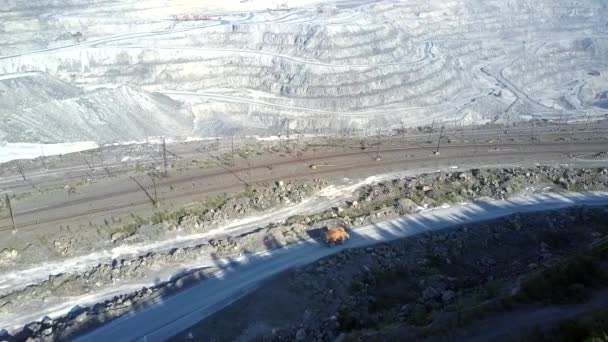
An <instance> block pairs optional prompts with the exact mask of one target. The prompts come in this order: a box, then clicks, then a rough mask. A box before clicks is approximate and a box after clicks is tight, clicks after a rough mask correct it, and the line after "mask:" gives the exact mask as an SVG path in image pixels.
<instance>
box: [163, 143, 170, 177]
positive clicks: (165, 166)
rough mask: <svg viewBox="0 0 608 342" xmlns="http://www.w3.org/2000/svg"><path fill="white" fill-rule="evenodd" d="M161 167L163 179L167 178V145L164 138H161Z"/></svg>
mask: <svg viewBox="0 0 608 342" xmlns="http://www.w3.org/2000/svg"><path fill="white" fill-rule="evenodd" d="M163 167H164V169H163V177H167V176H168V175H169V171H168V170H167V145H166V144H165V137H163Z"/></svg>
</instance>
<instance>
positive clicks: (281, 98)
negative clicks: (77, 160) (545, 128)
mask: <svg viewBox="0 0 608 342" xmlns="http://www.w3.org/2000/svg"><path fill="white" fill-rule="evenodd" d="M298 6H299V7H298ZM607 7H608V1H606V0H588V1H585V2H573V1H571V0H541V1H532V0H484V1H481V0H466V1H465V0H461V1H457V0H456V1H444V0H408V1H399V2H398V1H389V0H385V1H367V0H363V1H352V2H335V3H330V2H324V3H320V2H311V1H310V0H298V1H296V2H294V1H285V2H278V1H270V0H265V1H261V0H260V1H258V0H249V1H244V2H241V1H238V2H237V1H226V2H217V1H214V2H212V1H186V0H179V1H175V0H173V1H169V0H143V1H137V2H135V3H124V2H118V1H111V0H110V1H104V2H95V1H89V0H70V1H48V0H47V1H41V0H33V1H27V2H22V1H14V2H11V3H10V4H9V6H8V10H7V11H6V12H3V13H2V18H3V20H2V24H1V25H2V26H1V30H0V55H1V57H0V73H2V74H5V76H0V79H1V78H7V79H3V80H0V82H2V83H1V84H0V87H2V92H0V118H2V125H1V126H0V134H2V135H4V138H3V139H4V140H7V141H12V142H18V141H19V142H21V141H28V142H37V141H46V142H64V141H76V139H81V140H96V141H98V140H102V141H107V140H115V139H127V138H128V139H133V138H139V137H141V135H154V134H158V133H160V134H164V135H179V134H194V135H211V134H217V133H219V134H222V133H228V132H230V131H232V130H234V129H237V130H241V131H245V132H249V133H258V134H260V133H261V134H276V133H277V132H279V131H286V129H287V127H289V128H291V129H295V130H297V131H300V132H311V133H315V132H324V131H338V130H350V129H361V128H364V127H368V128H370V127H375V126H382V127H401V125H402V124H403V125H406V126H414V125H423V124H429V123H430V122H431V121H433V120H439V121H442V120H443V121H455V122H456V123H460V122H463V123H466V124H470V123H483V122H487V121H492V120H503V121H515V120H522V119H523V120H525V119H530V118H531V117H532V116H537V117H542V118H548V119H557V118H558V117H566V118H569V120H576V119H577V118H578V119H580V118H582V117H584V116H585V115H587V113H590V114H591V115H593V116H603V115H604V114H605V112H606V108H607V107H608V67H607V66H608V43H607V41H606V38H608V26H607V24H608V20H607V19H606V18H608V9H607ZM268 8H270V9H272V10H267V9H268ZM24 73H25V74H24ZM32 73H43V74H42V75H43V76H40V75H41V74H35V75H34V76H33V74H32ZM21 75H24V76H21ZM124 86H127V87H124ZM99 88H110V89H112V90H108V89H103V90H102V89H99ZM149 92H156V93H160V94H164V95H166V96H169V97H171V98H172V99H173V100H174V101H175V102H173V101H169V100H168V99H167V98H166V97H165V96H162V95H156V94H151V93H149ZM84 98H86V99H87V100H83V99H84ZM100 98H103V99H105V101H101V100H99V99H100ZM114 98H116V99H115V100H114ZM29 102H35V103H45V104H50V103H52V105H49V110H47V111H35V110H32V109H28V108H29V107H31V106H28V105H27V104H28V103H29ZM121 108H125V109H121ZM63 113H68V114H67V118H68V119H66V120H69V122H74V121H76V122H79V123H77V124H75V125H71V126H70V127H69V128H65V125H66V124H67V123H66V122H58V123H57V124H56V125H55V126H51V127H49V126H48V125H46V127H41V126H43V125H45V124H47V123H50V122H51V121H52V120H56V119H57V118H58V117H64V115H66V114H63ZM45 115H46V119H45ZM122 116H127V118H125V119H124V120H125V121H124V122H127V123H128V124H126V125H125V124H123V123H124V122H123V121H121V120H123V118H122ZM21 117H25V118H27V120H19V119H16V118H21ZM49 117H50V119H49ZM6 118H9V119H6ZM100 118H104V119H100ZM85 122H86V123H88V126H87V125H85V124H84V123H85ZM144 123H150V124H149V125H147V126H146V125H145V124H144ZM106 124H107V125H108V126H110V127H112V128H107V127H105V128H104V125H106ZM100 127H101V129H100ZM114 127H119V128H120V129H115V128H114ZM153 129H156V130H155V131H154V132H148V130H153ZM25 131H27V132H28V133H27V134H26V133H24V132H25Z"/></svg>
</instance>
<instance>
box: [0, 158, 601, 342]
mask: <svg viewBox="0 0 608 342" xmlns="http://www.w3.org/2000/svg"><path fill="white" fill-rule="evenodd" d="M316 184H317V185H315V188H317V189H318V187H319V186H323V185H322V184H321V183H319V182H317V183H316ZM319 184H320V185H319ZM276 186H277V187H278V188H279V189H280V188H281V187H283V188H285V187H287V186H288V185H285V184H281V183H279V184H277V185H276ZM605 189H608V170H606V169H603V168H599V169H567V168H552V167H537V168H530V169H524V168H516V169H491V170H481V169H475V170H470V171H458V172H441V173H432V174H425V175H421V176H417V177H407V178H403V179H395V180H392V181H385V182H381V183H378V184H373V185H369V186H365V187H362V188H360V189H359V190H357V192H356V194H355V195H354V196H353V198H352V200H350V201H348V202H347V203H344V204H343V205H340V206H337V207H334V208H329V209H327V210H324V211H322V212H319V213H316V214H312V215H308V216H302V215H299V216H292V217H289V218H288V219H286V220H285V221H284V222H275V223H271V224H269V225H267V226H265V227H260V228H258V229H256V230H253V231H249V232H246V233H239V234H235V235H232V236H225V237H221V238H214V239H210V240H209V241H207V242H206V243H202V244H200V245H196V246H191V247H185V248H176V249H174V250H171V251H169V252H166V253H150V254H148V255H144V256H140V257H138V258H135V259H132V260H114V261H113V262H112V263H109V264H102V265H97V266H95V267H93V268H91V269H89V270H88V271H86V272H83V273H74V274H70V273H65V274H62V275H58V276H51V277H50V278H49V279H48V280H46V281H44V282H43V283H40V284H36V285H31V286H28V287H27V288H25V289H22V290H19V291H15V292H13V293H10V294H7V295H5V296H3V297H1V298H0V312H2V311H4V312H10V311H11V310H13V309H15V308H16V307H19V306H21V305H23V303H22V302H23V298H28V300H29V301H31V302H32V303H40V304H41V305H42V303H43V302H44V299H45V298H46V297H48V296H78V295H83V294H88V293H93V292H95V290H96V288H99V287H102V286H109V285H111V284H116V283H117V282H121V281H126V280H129V279H131V280H135V279H139V278H141V277H143V276H144V275H145V274H148V273H149V272H152V271H153V270H158V269H159V268H166V267H172V266H174V265H180V264H183V263H185V262H188V261H192V260H198V259H201V258H205V257H214V258H218V257H220V258H221V257H227V258H231V257H237V256H239V255H240V254H241V253H244V252H245V251H246V252H247V253H254V252H259V251H264V250H268V249H273V248H280V247H281V246H284V245H288V244H293V243H297V242H299V241H302V240H309V239H310V238H311V237H312V238H315V237H316V236H318V235H317V234H319V233H320V228H322V227H325V226H331V225H334V224H337V223H338V222H341V223H342V224H345V225H347V226H349V227H351V228H353V229H355V230H356V227H358V226H361V225H365V224H368V223H373V222H378V221H383V220H386V219H389V218H393V217H397V216H400V215H405V214H409V213H414V212H417V211H419V210H422V209H424V208H432V207H436V206H441V205H444V204H448V203H458V202H462V201H468V200H473V199H475V198H479V197H491V198H498V199H500V198H507V197H509V196H512V195H522V194H527V193H532V192H541V191H545V192H547V191H592V190H605ZM255 193H257V194H266V192H259V191H256V192H255ZM294 193H295V194H296V195H297V196H299V195H301V194H300V192H295V191H294ZM294 196H295V195H294ZM262 197H264V198H266V199H264V200H260V198H262ZM268 197H273V198H274V200H275V201H277V200H278V201H286V200H289V201H295V200H297V198H294V199H289V196H284V199H281V198H280V196H276V195H275V194H274V193H268ZM268 197H266V196H259V195H254V196H242V197H240V198H236V199H230V200H229V201H230V202H225V203H224V204H223V205H221V206H217V210H216V209H213V210H211V209H208V210H206V211H204V212H201V213H193V212H189V213H185V214H183V215H181V216H177V217H174V218H172V220H174V221H172V222H169V223H168V222H161V223H158V224H157V225H161V226H163V227H175V228H173V229H180V230H182V231H186V232H196V231H200V230H202V229H206V225H208V224H209V223H210V222H213V220H214V217H215V216H218V217H228V216H229V215H231V214H235V213H237V212H239V211H243V213H245V212H247V210H249V209H244V208H250V206H251V205H252V204H253V203H256V202H258V203H259V202H260V201H266V200H268V201H270V199H267V198H268ZM235 201H243V203H249V204H248V205H245V206H244V207H243V205H242V204H241V203H240V202H239V203H236V202H235ZM226 203H230V205H227V204H226ZM264 203H265V202H264ZM238 205H241V207H240V208H239V207H238ZM228 212H229V213H231V214H228ZM142 227H144V228H145V225H144V226H140V227H139V228H138V231H139V229H144V228H142ZM497 234H498V235H500V234H499V233H497ZM136 236H137V234H135V237H136ZM492 236H493V235H492ZM446 239H449V240H450V241H452V238H445V239H443V240H439V241H438V243H442V242H443V241H445V240H446ZM456 240H457V239H456ZM438 248H439V247H438ZM349 253H350V252H349ZM429 253H430V255H443V254H442V253H441V251H430V252H429ZM340 258H342V257H340ZM448 258H449V257H448ZM442 260H443V259H442ZM450 260H451V259H450ZM441 262H443V261H441ZM530 263H535V262H530ZM485 264H487V265H486V267H491V266H493V265H494V264H495V262H492V261H487V262H485ZM205 272H206V271H205V270H202V271H190V272H189V273H187V274H182V275H180V276H176V277H174V279H172V280H171V281H169V282H166V283H160V284H158V285H156V286H154V287H151V288H144V289H142V290H139V291H136V292H134V293H131V294H128V295H121V296H117V297H115V298H114V299H111V300H106V301H104V302H103V303H99V304H97V305H95V306H93V307H88V308H77V310H75V311H74V312H72V313H70V314H69V315H67V316H65V317H62V318H60V319H57V320H55V321H53V324H51V325H50V326H49V327H46V326H45V325H44V322H47V323H48V322H49V320H48V319H47V320H46V321H43V323H40V322H38V323H33V324H34V325H33V327H26V328H25V329H24V330H23V331H22V332H20V333H19V334H18V335H17V336H19V337H22V336H28V337H35V338H38V339H43V340H50V339H54V338H68V337H70V336H73V335H75V334H78V333H79V332H81V331H85V330H87V329H89V328H91V327H92V326H95V325H98V324H102V323H104V322H107V321H108V320H111V319H114V318H116V317H119V316H120V315H122V314H125V313H126V312H128V311H130V310H132V309H133V307H134V306H137V305H141V304H143V303H145V302H146V301H147V300H149V299H150V298H153V297H155V296H161V295H162V296H164V295H167V293H168V292H169V293H170V292H171V291H175V290H177V289H180V288H183V287H184V286H187V285H188V284H189V283H190V282H192V281H197V280H198V279H200V278H204V277H205ZM313 287H314V286H313ZM444 290H448V288H446V289H443V288H441V287H440V288H439V289H438V290H437V291H439V292H441V295H443V292H444ZM452 291H453V290H452ZM446 296H449V295H446ZM38 327H40V329H37V328H38ZM44 327H46V328H44ZM43 328H44V329H43ZM49 328H50V329H51V330H48V329H49ZM45 331H46V333H44V332H45Z"/></svg>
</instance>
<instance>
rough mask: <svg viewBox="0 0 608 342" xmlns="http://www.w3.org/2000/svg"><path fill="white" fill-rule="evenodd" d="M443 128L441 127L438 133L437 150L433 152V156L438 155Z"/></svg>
mask: <svg viewBox="0 0 608 342" xmlns="http://www.w3.org/2000/svg"><path fill="white" fill-rule="evenodd" d="M444 129H445V126H441V131H440V132H439V139H438V141H437V149H436V150H435V155H439V147H440V146H441V138H443V130H444Z"/></svg>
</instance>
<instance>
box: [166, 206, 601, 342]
mask: <svg viewBox="0 0 608 342" xmlns="http://www.w3.org/2000/svg"><path fill="white" fill-rule="evenodd" d="M606 216H608V207H600V208H584V207H583V208H571V209H567V210H561V211H549V212H541V213H528V214H516V215H513V216H508V217H504V218H500V219H496V220H492V221H487V222H482V223H478V224H470V225H462V226H459V227H456V228H455V229H450V230H449V231H444V232H433V233H425V234H421V235H417V236H414V237H412V238H407V239H402V240H398V241H395V242H391V243H383V244H379V245H376V246H373V247H367V248H355V249H346V250H343V251H341V252H339V253H338V254H335V255H333V256H330V257H326V258H324V259H321V260H318V261H317V262H315V263H314V264H311V265H308V266H306V267H303V268H301V269H297V270H294V271H292V272H290V273H289V274H287V275H284V276H283V277H281V278H280V279H274V280H271V281H270V282H269V283H267V284H265V285H264V286H261V287H260V289H259V290H257V291H256V292H255V293H253V294H250V295H248V296H247V297H245V298H244V299H242V300H240V301H239V302H237V303H236V304H233V305H231V306H230V307H228V308H226V309H224V310H223V311H221V312H219V313H218V314H216V315H215V316H212V317H211V318H209V319H207V320H206V321H203V322H201V323H199V325H197V326H195V327H192V328H191V329H188V330H187V331H185V332H183V333H182V334H181V335H179V336H177V337H176V338H175V339H174V340H176V341H181V340H192V339H195V340H214V339H218V340H235V339H238V338H239V337H240V338H243V339H246V340H247V339H249V340H251V339H253V340H261V341H368V340H370V339H371V340H390V339H408V340H419V339H423V338H427V339H445V338H456V339H458V338H460V339H465V340H466V339H467V337H469V336H470V334H473V335H475V329H476V328H475V325H474V324H472V322H473V321H475V320H476V319H480V318H482V317H484V316H492V315H493V314H494V313H501V312H502V313H504V312H509V311H511V310H515V309H518V310H525V309H526V308H528V307H529V306H530V305H532V304H535V303H545V304H553V303H556V304H571V303H579V302H585V301H587V300H588V299H589V298H591V296H592V294H593V293H594V291H597V290H599V289H602V288H605V287H608V264H606V263H605V256H606V253H607V250H608V249H607V248H605V247H606V245H608V243H607V242H608V241H607V240H606V238H605V237H606V236H607V234H608V225H607V223H606V220H605V218H606ZM601 243H603V245H604V247H603V249H598V250H599V252H598V251H594V252H593V253H591V252H589V254H585V255H584V256H583V257H580V258H578V257H577V258H575V259H574V260H572V258H571V257H570V256H571V255H572V254H575V253H578V252H579V251H581V250H582V251H583V252H585V253H586V252H587V251H590V250H591V249H589V246H597V245H598V244H601ZM602 256H603V257H602ZM564 260H565V261H564ZM602 260H603V261H602ZM271 297H272V298H273V303H278V304H279V305H273V307H272V308H268V306H267V305H266V306H264V301H265V300H266V299H267V298H271ZM245 303H246V304H245ZM283 304H284V305H283ZM287 304H288V305H287ZM256 307H265V308H266V309H268V310H267V311H266V310H263V309H256ZM237 313H238V314H237ZM252 317H255V320H253V319H252V320H248V319H250V318H252ZM558 318H559V317H558ZM508 320H509V318H508V317H507V318H506V319H505V324H506V321H508ZM226 322H228V323H226ZM535 323H539V322H534V321H531V322H529V324H523V325H521V326H518V327H514V330H513V331H508V332H505V331H504V329H498V330H497V331H499V332H500V331H501V330H502V331H503V333H504V334H501V333H499V334H498V336H497V337H496V338H498V340H502V339H504V337H505V336H508V335H509V333H512V332H516V333H518V334H522V336H526V335H525V334H526V333H527V332H528V330H527V329H530V330H532V329H533V328H534V324H535ZM540 323H555V322H540ZM498 324H500V321H498ZM514 324H515V323H514ZM507 325H508V324H507ZM520 328H521V330H519V329H520ZM467 329H468V331H467Z"/></svg>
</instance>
